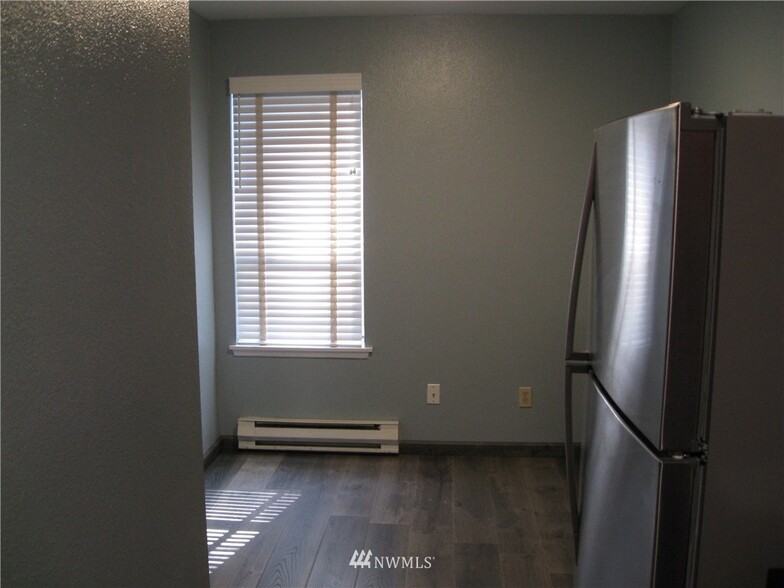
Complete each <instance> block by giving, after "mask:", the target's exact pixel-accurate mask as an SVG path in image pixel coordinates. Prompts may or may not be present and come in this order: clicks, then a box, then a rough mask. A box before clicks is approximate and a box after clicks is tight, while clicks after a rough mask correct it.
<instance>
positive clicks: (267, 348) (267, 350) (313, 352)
mask: <svg viewBox="0 0 784 588" xmlns="http://www.w3.org/2000/svg"><path fill="white" fill-rule="evenodd" d="M229 349H230V350H231V352H232V353H233V354H234V356H235V357H307V358H314V359H327V358H330V359H367V358H368V357H370V355H371V354H372V353H373V348H372V347H367V346H364V347H337V346H335V347H316V346H291V347H281V346H275V345H236V344H235V345H229Z"/></svg>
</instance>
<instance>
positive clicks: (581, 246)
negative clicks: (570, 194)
mask: <svg viewBox="0 0 784 588" xmlns="http://www.w3.org/2000/svg"><path fill="white" fill-rule="evenodd" d="M595 183H596V143H595V142H594V144H593V152H592V154H591V169H590V171H589V173H588V184H587V185H586V187H585V199H584V200H583V212H582V216H581V217H580V228H579V230H578V232H577V246H576V247H575V250H574V263H573V264H572V284H571V289H570V291H569V313H568V315H567V320H566V361H567V362H587V361H589V360H590V358H591V357H590V353H588V352H586V351H575V350H574V330H575V322H576V318H577V299H578V297H579V294H580V275H581V273H582V269H583V255H584V253H585V241H586V239H587V238H588V221H589V220H590V218H591V208H593V201H594V193H595Z"/></svg>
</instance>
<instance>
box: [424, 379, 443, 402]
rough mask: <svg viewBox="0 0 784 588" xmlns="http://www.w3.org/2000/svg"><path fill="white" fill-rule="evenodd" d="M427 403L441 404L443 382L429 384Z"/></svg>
mask: <svg viewBox="0 0 784 588" xmlns="http://www.w3.org/2000/svg"><path fill="white" fill-rule="evenodd" d="M427 403H428V404H441V384H428V385H427Z"/></svg>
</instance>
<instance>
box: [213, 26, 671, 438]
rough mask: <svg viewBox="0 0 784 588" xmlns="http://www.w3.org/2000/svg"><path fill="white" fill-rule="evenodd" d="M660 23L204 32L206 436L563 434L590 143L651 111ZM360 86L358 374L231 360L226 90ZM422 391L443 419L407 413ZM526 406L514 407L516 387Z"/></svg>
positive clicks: (663, 92)
mask: <svg viewBox="0 0 784 588" xmlns="http://www.w3.org/2000/svg"><path fill="white" fill-rule="evenodd" d="M670 52H671V47H670V19H669V18H668V17H451V18H430V17H413V18H406V17H385V18H332V19H304V20H277V21H276V20H273V21H256V22H213V23H211V26H210V54H211V62H210V80H211V87H210V102H211V109H210V117H211V127H210V142H211V185H212V198H213V201H212V211H213V241H214V256H215V266H214V267H215V284H216V285H215V303H216V341H217V387H218V390H219V396H220V401H219V402H220V433H221V434H224V435H228V434H233V433H234V432H235V427H236V419H237V417H239V416H243V415H255V416H279V417H312V416H319V417H347V418H398V419H400V421H401V437H402V438H403V439H405V440H420V441H421V440H435V441H458V440H459V441H494V442H555V441H559V440H560V439H561V438H562V429H563V425H562V387H563V361H562V360H563V344H564V328H565V316H564V314H565V308H566V304H567V291H568V281H569V275H570V270H571V260H572V250H573V246H574V238H575V232H576V227H577V223H578V220H579V215H580V205H581V200H582V195H583V191H584V185H585V180H586V176H587V172H588V163H589V158H590V151H591V143H592V131H593V129H594V128H595V127H597V126H599V125H601V124H603V123H605V122H607V121H608V120H612V119H614V118H617V117H621V116H624V115H627V114H630V113H634V112H637V111H641V110H645V109H648V108H653V107H658V106H661V105H663V104H666V103H667V102H668V100H669V93H670V92H669V90H670V54H671V53H670ZM326 72H361V73H362V74H363V76H364V104H365V119H364V120H365V151H364V158H365V170H364V172H365V177H364V181H365V207H366V208H365V221H366V227H365V237H366V259H365V263H366V305H367V321H366V326H367V336H368V342H369V343H370V344H371V345H373V347H374V349H375V351H374V353H373V356H372V357H371V358H370V359H368V360H315V359H261V358H235V357H233V356H232V355H230V353H229V351H228V346H229V344H230V343H232V342H233V339H234V327H233V304H234V303H233V280H232V269H231V268H232V260H231V259H232V258H231V255H232V240H231V191H230V186H231V180H230V167H229V162H230V152H229V118H228V114H229V108H228V96H227V94H226V79H227V78H228V77H230V76H240V75H265V74H307V73H326ZM428 382H438V383H440V384H441V395H442V398H441V402H442V403H441V405H440V406H437V407H434V406H427V405H426V404H425V387H426V384H427V383H428ZM521 385H530V386H533V388H534V408H533V409H531V410H523V409H519V408H517V388H518V386H521Z"/></svg>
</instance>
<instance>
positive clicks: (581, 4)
mask: <svg viewBox="0 0 784 588" xmlns="http://www.w3.org/2000/svg"><path fill="white" fill-rule="evenodd" d="M684 4H686V2H667V1H652V2H648V1H638V2H627V1H624V0H610V1H588V0H583V1H567V0H549V1H541V0H536V1H534V0H191V2H190V5H191V7H192V8H193V10H195V11H196V12H197V13H198V14H200V15H202V16H203V17H204V18H207V19H208V20H234V19H257V18H294V17H318V16H385V15H433V14H633V15H647V14H673V13H675V12H677V11H678V10H679V9H680V8H681V7H682V6H683V5H684Z"/></svg>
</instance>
